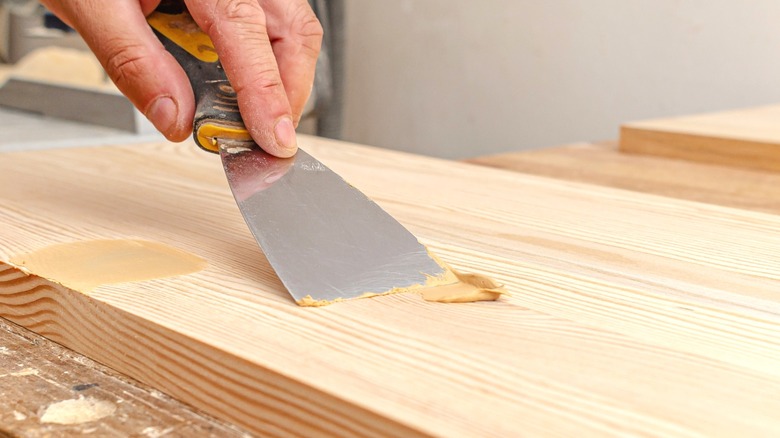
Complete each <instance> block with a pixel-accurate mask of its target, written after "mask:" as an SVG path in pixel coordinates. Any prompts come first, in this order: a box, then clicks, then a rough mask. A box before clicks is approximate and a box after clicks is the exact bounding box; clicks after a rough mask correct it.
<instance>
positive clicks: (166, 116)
mask: <svg viewBox="0 0 780 438" xmlns="http://www.w3.org/2000/svg"><path fill="white" fill-rule="evenodd" d="M177 113H178V108H177V107H176V103H174V102H173V99H171V98H170V97H168V96H162V97H158V98H157V99H156V100H155V101H154V102H152V104H151V105H149V109H148V110H147V111H146V118H147V119H149V121H150V122H152V124H153V125H154V127H155V128H157V130H158V131H160V132H162V133H163V134H165V135H167V134H170V132H171V131H172V130H173V128H174V126H175V125H176V117H177V116H178V114H177Z"/></svg>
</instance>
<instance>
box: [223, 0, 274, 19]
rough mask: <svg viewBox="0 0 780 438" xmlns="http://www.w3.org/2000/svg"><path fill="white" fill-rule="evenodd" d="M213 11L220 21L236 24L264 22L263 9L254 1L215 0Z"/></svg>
mask: <svg viewBox="0 0 780 438" xmlns="http://www.w3.org/2000/svg"><path fill="white" fill-rule="evenodd" d="M215 11H216V12H217V14H218V15H219V16H220V18H221V19H222V20H227V21H231V22H236V23H255V22H257V21H258V20H262V21H265V14H264V13H263V9H262V8H261V7H260V5H259V4H258V3H257V1H256V0H217V2H216V4H215Z"/></svg>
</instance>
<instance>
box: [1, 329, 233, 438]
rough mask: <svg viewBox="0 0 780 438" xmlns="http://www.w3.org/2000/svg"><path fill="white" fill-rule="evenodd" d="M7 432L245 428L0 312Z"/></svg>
mask: <svg viewBox="0 0 780 438" xmlns="http://www.w3.org/2000/svg"><path fill="white" fill-rule="evenodd" d="M69 408H70V409H69ZM58 413H59V415H58ZM65 413H72V414H74V415H72V416H68V417H66V416H65V415H64V414H65ZM5 435H9V436H18V437H45V436H51V437H62V436H84V435H87V436H89V435H91V436H100V437H117V438H120V437H127V436H146V437H155V436H156V437H162V436H166V435H168V436H182V437H214V438H223V437H226V438H230V437H233V438H240V437H244V436H245V433H244V432H242V431H241V430H239V429H237V428H235V427H232V426H228V425H224V424H221V423H219V422H217V421H215V420H214V419H212V418H208V417H205V416H203V415H202V414H200V413H198V412H194V411H193V410H192V409H191V408H189V407H188V406H186V405H183V404H182V403H180V402H177V401H176V400H173V399H171V398H170V397H167V396H166V395H165V394H162V393H160V392H159V391H156V390H153V389H150V388H146V387H144V386H142V385H139V384H138V383H137V382H132V381H128V380H127V379H125V378H124V377H122V376H118V375H116V373H113V372H112V371H111V370H109V369H107V368H106V367H104V366H101V365H99V364H96V363H95V362H93V361H91V360H90V359H88V358H86V357H84V356H82V355H80V354H78V353H74V352H73V351H70V350H68V349H66V348H63V347H62V346H60V345H57V344H55V343H53V342H51V341H49V340H47V339H45V338H43V337H41V336H40V335H37V334H35V333H32V332H30V331H29V330H26V329H24V328H21V327H19V326H16V325H14V324H10V323H8V322H6V321H5V320H2V319H0V436H5Z"/></svg>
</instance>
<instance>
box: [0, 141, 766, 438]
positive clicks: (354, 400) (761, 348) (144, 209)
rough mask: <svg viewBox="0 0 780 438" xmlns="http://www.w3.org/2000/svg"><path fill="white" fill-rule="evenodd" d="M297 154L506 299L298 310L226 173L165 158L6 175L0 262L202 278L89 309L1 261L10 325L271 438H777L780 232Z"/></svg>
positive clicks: (90, 301) (585, 193)
mask: <svg viewBox="0 0 780 438" xmlns="http://www.w3.org/2000/svg"><path fill="white" fill-rule="evenodd" d="M300 142H301V144H302V145H304V146H306V148H307V150H308V151H310V152H311V153H313V154H314V155H315V156H317V157H319V158H320V159H321V160H322V161H323V162H324V163H325V164H327V165H329V166H331V167H332V168H333V169H334V170H335V171H336V172H338V173H340V174H342V175H343V176H345V177H346V178H347V180H348V181H350V182H351V183H353V184H355V185H356V186H357V187H358V188H360V189H362V190H364V191H365V192H366V193H367V194H368V195H369V196H371V197H372V198H374V199H376V200H377V201H378V202H379V203H380V204H381V205H382V206H383V207H385V208H386V209H387V210H388V211H389V212H390V213H391V214H393V215H394V216H396V217H397V218H398V219H399V220H401V221H402V222H403V223H404V224H406V225H407V226H408V227H409V228H410V229H411V230H412V232H414V233H415V234H416V235H418V236H419V237H420V238H421V240H422V241H423V242H424V243H426V244H428V245H429V246H430V248H431V249H432V250H433V251H434V252H435V253H437V254H438V255H440V256H441V258H442V259H444V260H445V261H447V262H449V263H451V264H452V265H454V266H455V267H456V268H460V269H463V270H467V271H472V272H478V273H483V274H487V275H490V276H493V277H494V278H496V279H497V280H499V281H500V282H503V283H505V284H506V287H507V289H508V290H509V292H510V293H512V296H511V297H508V298H502V299H501V300H499V301H497V302H488V303H474V304H463V305H451V304H438V303H427V302H424V301H422V300H421V299H420V297H419V296H416V295H394V296H387V297H380V298H376V299H366V300H356V301H353V302H347V303H342V304H337V305H332V306H328V307H324V308H317V309H311V308H299V307H297V306H295V304H293V302H292V300H291V299H290V297H289V296H288V295H287V294H286V293H285V292H284V290H283V289H282V287H281V285H280V283H279V281H278V279H277V278H276V277H275V276H274V274H273V273H272V271H271V270H270V268H269V266H268V264H267V262H266V260H265V259H264V258H263V255H262V253H261V252H260V250H259V249H258V248H257V247H256V245H255V243H254V241H253V240H252V238H251V237H250V235H249V232H248V231H247V230H246V226H245V225H244V223H243V221H242V220H241V218H240V215H239V213H238V210H237V208H236V206H235V204H234V203H233V200H232V198H231V196H230V193H229V190H228V188H227V185H226V183H225V181H224V175H222V170H221V166H220V164H219V161H218V158H217V157H216V156H213V155H209V154H205V153H202V152H200V151H199V150H197V149H196V148H195V147H194V146H193V145H192V144H191V143H187V144H184V145H171V144H165V143H163V144H153V145H147V146H138V145H135V146H131V147H115V148H92V149H77V150H69V151H66V150H56V151H46V152H27V153H12V154H5V155H4V156H2V160H0V202H1V203H2V205H3V208H2V209H0V222H2V224H3V225H4V226H3V227H2V228H0V260H3V261H7V260H9V258H11V257H13V256H14V254H18V253H21V252H25V251H30V250H34V249H37V248H41V247H45V246H48V245H52V244H55V243H61V242H71V241H82V240H90V239H106V238H115V239H123V238H125V239H144V240H149V241H155V242H161V243H164V244H167V245H170V246H174V247H177V248H180V249H182V250H185V251H188V252H191V253H193V254H196V255H198V256H201V257H203V258H205V259H206V260H207V261H208V267H207V268H206V269H204V270H202V271H200V272H197V273H194V274H190V275H185V276H179V277H173V278H166V279H159V280H150V281H144V282H137V283H123V284H116V285H108V286H102V287H99V288H97V289H94V290H92V291H89V292H86V293H82V292H78V291H73V290H70V289H68V288H65V287H63V286H60V285H57V284H56V283H53V282H51V281H47V280H44V279H41V278H37V277H35V276H27V275H25V274H24V273H22V272H21V271H20V270H19V269H16V268H14V267H12V266H11V265H9V264H8V263H5V264H4V265H3V266H4V267H3V271H2V272H1V273H0V314H1V315H3V316H4V317H6V318H8V319H11V320H13V321H15V322H17V323H18V324H21V325H24V326H26V327H29V328H31V329H33V330H35V331H37V332H39V333H42V334H44V335H45V336H47V337H49V338H51V339H55V340H57V341H58V342H61V343H63V344H65V345H67V346H69V347H71V348H74V349H76V350H77V351H81V352H84V353H85V354H87V355H88V356H90V357H92V358H94V359H96V360H98V361H100V362H102V363H104V364H107V365H108V366H110V367H112V368H114V369H116V370H119V371H121V372H124V373H127V374H128V375H130V376H132V377H134V378H137V379H139V380H141V381H143V382H146V383H148V384H150V385H152V386H154V387H156V388H158V389H160V390H161V391H164V392H166V393H169V394H171V395H173V396H175V397H177V398H180V399H182V400H183V401H186V402H188V403H190V404H192V405H194V406H196V407H199V408H201V409H203V410H206V411H207V412H209V413H211V414H212V415H215V416H217V417H219V418H222V419H225V420H229V421H232V422H235V423H238V424H240V425H242V426H244V427H246V428H249V429H250V430H252V431H254V432H257V433H260V434H266V435H287V436H291V435H297V436H312V435H326V434H329V435H338V436H357V435H367V434H374V435H388V436H415V435H432V434H435V435H442V436H487V435H491V436H512V435H521V434H528V435H564V436H587V435H591V436H603V435H605V434H624V435H639V434H650V435H653V434H655V435H677V436H696V435H702V434H703V435H710V436H717V435H723V436H729V435H730V436H734V435H741V436H755V435H772V434H777V433H780V419H778V417H777V412H779V411H780V324H779V323H780V317H779V315H780V302H779V301H780V296H779V295H780V294H778V290H780V235H778V233H777V230H778V229H780V217H777V216H773V215H766V214H761V213H756V212H749V211H742V210H736V209H729V208H723V207H716V206H710V205H705V204H698V203H692V202H684V201H678V200H674V199H670V198H664V197H655V196H650V195H643V194H638V193H633V192H627V191H620V190H614V189H608V188H603V187H598V186H592V185H585V184H577V183H570V182H562V181H556V180H553V179H548V178H542V177H535V176H529V175H523V174H519V173H514V172H506V171H500V170H495V169H488V168H484V167H479V166H473V165H467V164H462V163H453V162H448V161H444V160H437V159H433V158H424V157H419V156H414V155H407V154H402V153H398V152H389V151H380V150H377V149H370V148H365V147H358V146H354V145H348V144H343V143H338V142H334V141H325V140H321V139H315V138H311V137H302V138H301V139H300ZM64 163H67V166H65V165H64Z"/></svg>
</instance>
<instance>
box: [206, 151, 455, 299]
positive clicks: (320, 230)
mask: <svg viewBox="0 0 780 438" xmlns="http://www.w3.org/2000/svg"><path fill="white" fill-rule="evenodd" d="M220 155H221V157H222V164H223V166H224V168H225V174H226V175H227V179H228V182H229V184H230V188H231V190H232V191H233V195H234V197H235V198H236V202H237V203H238V206H239V208H240V210H241V214H243V216H244V219H245V220H246V222H247V225H249V229H250V230H251V231H252V234H254V236H255V239H256V240H257V242H258V243H259V244H260V247H261V248H262V249H263V251H264V252H265V255H266V257H267V258H268V260H269V261H270V263H271V266H273V268H274V269H275V270H276V273H277V274H278V275H279V278H280V279H281V280H282V282H283V283H284V285H285V287H287V290H288V291H289V292H290V294H291V295H292V296H293V297H294V298H295V300H296V301H299V300H301V299H304V298H305V297H307V296H310V297H311V298H312V299H313V300H315V301H319V300H326V301H333V300H336V299H339V298H341V299H349V298H357V297H360V296H361V295H364V294H373V293H385V292H388V291H390V290H392V289H394V288H404V287H409V286H413V285H417V284H425V282H426V281H427V280H428V278H429V277H436V276H439V275H441V274H443V273H444V272H445V269H444V268H443V267H442V266H440V265H439V264H438V263H437V262H436V261H435V260H433V259H432V258H431V257H430V255H429V254H428V252H427V250H426V248H425V247H424V246H423V245H421V244H420V243H419V242H418V241H417V239H416V238H415V237H414V236H413V235H412V234H411V233H410V232H409V231H408V230H406V228H404V227H403V226H402V225H401V224H399V223H398V222H397V221H396V220H395V219H393V218H392V217H391V216H390V215H389V214H387V213H386V212H385V211H384V210H382V209H381V208H380V207H379V206H378V205H376V204H375V203H374V202H373V201H371V200H370V199H368V197H366V196H365V195H364V194H363V193H361V192H360V191H358V190H357V189H356V188H354V187H352V186H351V185H349V184H348V183H347V182H346V181H344V180H343V179H342V178H341V177H340V176H338V175H337V174H335V173H334V172H333V171H331V170H330V169H328V168H327V167H325V165H323V164H322V163H320V162H319V161H317V160H316V159H314V158H313V157H312V156H310V155H309V154H307V153H306V152H304V151H302V150H299V151H298V153H297V154H296V155H295V156H294V157H292V158H286V159H281V158H276V157H274V156H272V155H269V154H267V153H266V152H264V151H262V150H261V149H260V148H259V147H258V146H257V145H254V144H253V145H251V146H249V147H247V143H241V144H236V143H234V144H229V143H223V144H221V145H220Z"/></svg>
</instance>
